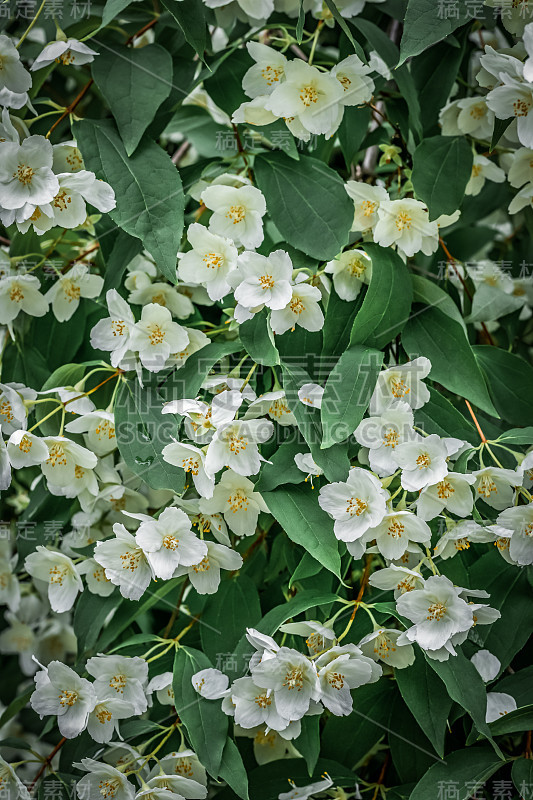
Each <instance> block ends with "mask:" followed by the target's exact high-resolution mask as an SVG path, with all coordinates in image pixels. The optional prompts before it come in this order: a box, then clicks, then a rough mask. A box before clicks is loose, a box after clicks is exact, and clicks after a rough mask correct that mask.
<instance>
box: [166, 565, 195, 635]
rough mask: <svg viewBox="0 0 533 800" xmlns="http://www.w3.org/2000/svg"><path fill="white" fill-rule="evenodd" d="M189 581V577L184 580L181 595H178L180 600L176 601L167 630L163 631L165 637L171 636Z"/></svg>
mask: <svg viewBox="0 0 533 800" xmlns="http://www.w3.org/2000/svg"><path fill="white" fill-rule="evenodd" d="M188 583H189V579H188V578H185V580H184V581H183V586H182V587H181V592H180V596H179V597H178V602H177V603H176V607H175V609H174V611H173V612H172V614H171V616H170V619H169V621H168V622H167V627H166V628H165V631H164V633H163V639H168V637H169V636H170V632H171V630H172V626H173V625H174V623H175V622H176V617H177V616H178V614H179V610H180V607H181V603H182V600H183V595H184V594H185V589H186V588H187V584H188Z"/></svg>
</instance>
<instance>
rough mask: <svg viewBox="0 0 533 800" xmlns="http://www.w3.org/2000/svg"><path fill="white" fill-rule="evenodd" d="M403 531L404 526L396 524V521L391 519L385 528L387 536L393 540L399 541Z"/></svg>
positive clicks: (399, 523)
mask: <svg viewBox="0 0 533 800" xmlns="http://www.w3.org/2000/svg"><path fill="white" fill-rule="evenodd" d="M404 531H405V525H402V523H401V522H398V520H397V519H393V520H392V521H391V523H390V524H389V527H388V528H387V533H388V535H389V536H392V538H393V539H401V536H402V533H403V532H404Z"/></svg>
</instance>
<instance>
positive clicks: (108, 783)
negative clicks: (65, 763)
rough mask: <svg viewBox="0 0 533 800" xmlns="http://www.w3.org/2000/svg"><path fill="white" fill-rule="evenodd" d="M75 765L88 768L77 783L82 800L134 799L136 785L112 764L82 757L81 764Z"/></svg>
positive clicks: (77, 789) (77, 790)
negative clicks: (103, 799)
mask: <svg viewBox="0 0 533 800" xmlns="http://www.w3.org/2000/svg"><path fill="white" fill-rule="evenodd" d="M73 766H75V767H78V768H80V767H81V769H85V770H87V775H84V776H83V778H81V779H80V780H79V781H78V782H77V784H76V792H77V794H78V797H79V798H80V800H102V797H103V798H106V800H107V799H109V800H133V798H134V796H135V787H134V786H133V784H132V783H130V782H129V780H128V779H127V778H126V777H125V775H124V773H123V772H120V770H118V769H115V767H112V766H111V765H110V764H105V763H103V762H100V761H94V759H92V758H82V760H81V764H74V765H73Z"/></svg>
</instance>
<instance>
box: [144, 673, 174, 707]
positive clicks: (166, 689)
mask: <svg viewBox="0 0 533 800" xmlns="http://www.w3.org/2000/svg"><path fill="white" fill-rule="evenodd" d="M173 678H174V676H173V673H172V672H163V673H161V675H155V676H154V677H153V678H152V680H151V681H150V682H149V684H148V686H147V687H146V693H147V694H149V695H151V694H153V693H154V692H155V694H156V697H157V699H158V701H159V702H160V703H161V705H163V706H173V705H174V689H173V688H172V681H173Z"/></svg>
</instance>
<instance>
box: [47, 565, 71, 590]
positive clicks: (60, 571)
mask: <svg viewBox="0 0 533 800" xmlns="http://www.w3.org/2000/svg"><path fill="white" fill-rule="evenodd" d="M68 571H69V569H68V567H67V566H63V567H60V566H59V565H58V564H54V566H53V567H50V569H49V570H48V575H49V580H50V583H56V584H58V585H59V586H63V580H64V579H65V577H66V576H67V575H68Z"/></svg>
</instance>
